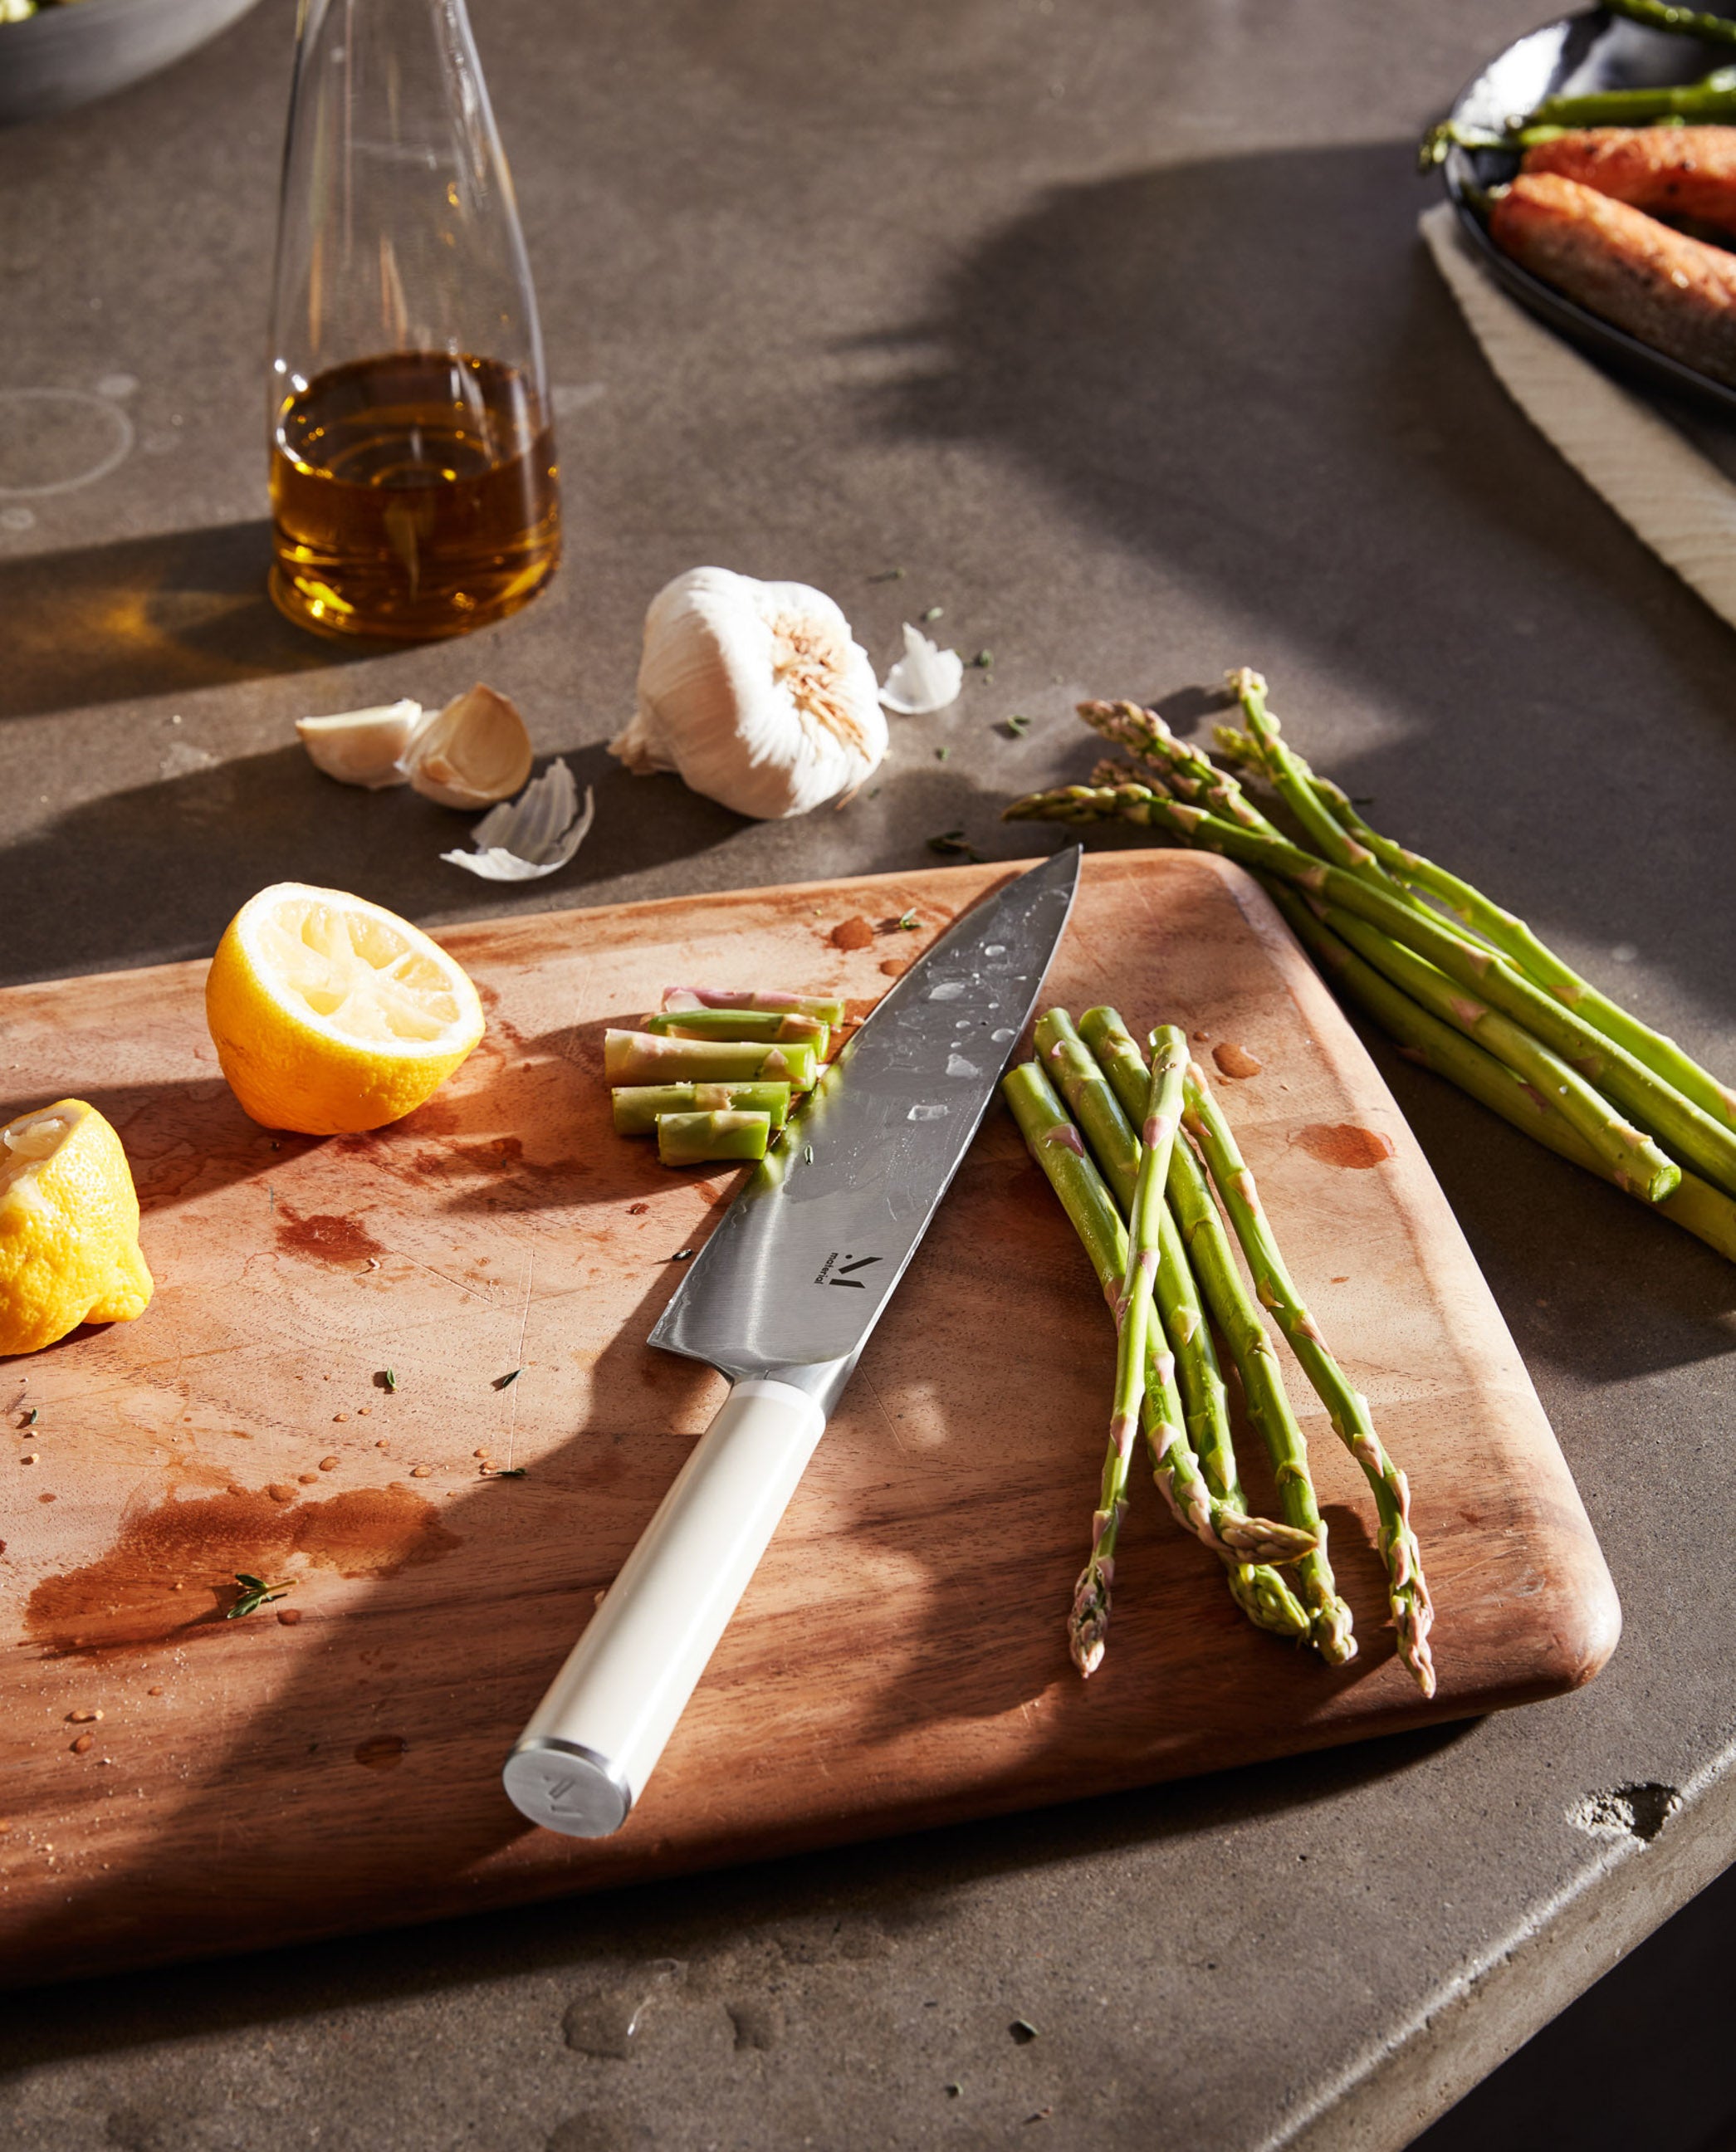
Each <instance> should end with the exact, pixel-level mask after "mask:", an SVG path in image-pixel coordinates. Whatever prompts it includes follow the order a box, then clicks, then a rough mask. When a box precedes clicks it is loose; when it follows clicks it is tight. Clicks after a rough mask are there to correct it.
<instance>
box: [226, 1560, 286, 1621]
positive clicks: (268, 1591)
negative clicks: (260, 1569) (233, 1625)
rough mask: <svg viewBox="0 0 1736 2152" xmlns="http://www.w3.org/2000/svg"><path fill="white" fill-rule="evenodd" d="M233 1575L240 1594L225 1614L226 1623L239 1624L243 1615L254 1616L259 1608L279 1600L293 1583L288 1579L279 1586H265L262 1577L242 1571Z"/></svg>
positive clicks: (237, 1571) (239, 1570)
mask: <svg viewBox="0 0 1736 2152" xmlns="http://www.w3.org/2000/svg"><path fill="white" fill-rule="evenodd" d="M234 1575H235V1581H236V1583H237V1584H238V1585H239V1586H241V1592H240V1596H238V1597H237V1598H236V1602H235V1604H234V1606H231V1607H230V1608H229V1609H228V1611H226V1613H225V1615H224V1617H223V1619H224V1620H225V1621H226V1622H239V1621H240V1620H241V1617H242V1616H243V1615H246V1614H256V1613H257V1612H258V1611H259V1610H260V1608H261V1606H271V1605H272V1603H273V1602H274V1601H277V1600H279V1599H281V1598H282V1596H283V1595H284V1593H285V1592H286V1591H288V1589H289V1587H290V1586H291V1585H292V1583H293V1582H294V1581H295V1580H294V1578H293V1577H289V1578H286V1579H285V1581H283V1582H282V1583H281V1584H267V1583H266V1581H265V1579H264V1578H263V1577H262V1576H249V1575H248V1574H247V1572H246V1570H244V1569H238V1570H236V1571H235V1572H234Z"/></svg>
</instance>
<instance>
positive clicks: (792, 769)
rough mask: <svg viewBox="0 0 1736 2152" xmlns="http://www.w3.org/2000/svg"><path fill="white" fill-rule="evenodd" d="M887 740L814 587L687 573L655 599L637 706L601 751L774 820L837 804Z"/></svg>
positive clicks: (861, 673) (856, 657)
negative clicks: (672, 772)
mask: <svg viewBox="0 0 1736 2152" xmlns="http://www.w3.org/2000/svg"><path fill="white" fill-rule="evenodd" d="M886 744H887V733H886V718H885V717H884V715H883V714H882V713H881V708H880V703H879V697H878V691H877V689H876V684H875V678H874V668H873V667H872V666H871V664H870V663H869V662H868V655H867V652H865V650H863V649H862V647H860V644H858V643H856V642H853V641H852V640H851V637H850V622H848V621H847V620H846V619H845V617H844V615H843V613H842V612H840V609H839V607H837V606H836V605H835V603H834V602H833V601H832V600H831V599H830V598H829V597H828V596H826V595H825V592H824V591H817V590H815V589H813V588H812V587H811V586H810V585H808V584H806V583H785V582H758V581H755V580H754V578H753V577H752V576H738V575H736V574H734V573H733V572H732V571H730V570H729V569H728V568H694V569H691V570H689V571H688V573H687V574H686V575H684V576H677V577H676V578H675V580H674V581H673V582H671V583H669V584H667V585H666V586H664V588H663V589H662V590H661V591H658V593H657V596H656V597H654V598H653V599H652V601H651V606H650V609H649V611H648V612H647V614H646V617H645V644H644V651H643V654H642V657H641V660H640V665H639V694H638V709H637V713H636V714H635V716H634V718H633V721H632V723H631V724H630V725H628V726H627V729H626V730H625V731H624V732H623V733H621V734H620V735H619V737H618V738H616V739H614V740H612V741H611V743H610V747H609V751H610V753H611V754H614V755H617V756H618V757H619V758H620V759H621V760H622V762H624V763H625V764H627V768H628V769H630V770H632V771H633V773H634V774H636V775H640V776H642V775H644V774H647V773H648V772H650V771H652V770H658V769H673V770H675V771H676V772H678V774H679V775H680V776H681V778H682V779H683V782H684V783H685V784H688V786H690V787H691V788H692V789H693V790H694V791H695V792H701V793H703V794H705V795H706V797H707V798H708V799H716V800H718V801H719V802H721V804H723V805H724V806H725V807H729V808H733V810H735V812H736V813H737V814H739V815H754V816H755V817H757V818H759V820H780V819H782V818H784V817H786V816H789V815H805V814H806V813H808V811H809V810H810V809H811V808H815V807H818V806H820V805H823V804H825V802H826V801H827V800H834V799H835V800H839V801H840V804H841V801H842V799H844V798H845V797H847V796H848V795H849V794H850V793H852V792H853V791H855V789H856V787H857V786H858V785H860V784H861V783H862V782H863V780H864V779H865V778H867V777H868V776H869V775H870V774H871V772H872V771H873V770H874V769H876V768H877V767H878V765H879V764H880V761H881V758H882V757H883V756H884V754H886Z"/></svg>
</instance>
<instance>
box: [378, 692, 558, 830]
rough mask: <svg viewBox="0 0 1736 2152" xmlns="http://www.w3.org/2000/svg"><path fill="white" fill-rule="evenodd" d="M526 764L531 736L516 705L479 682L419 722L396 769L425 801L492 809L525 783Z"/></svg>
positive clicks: (527, 772)
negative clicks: (398, 769)
mask: <svg viewBox="0 0 1736 2152" xmlns="http://www.w3.org/2000/svg"><path fill="white" fill-rule="evenodd" d="M530 761H531V754H530V733H529V732H528V731H527V730H526V728H525V721H524V719H523V718H521V717H520V715H519V713H518V709H517V706H516V705H515V703H510V702H509V701H508V699H507V698H506V697H505V695H498V694H496V693H495V690H494V689H493V688H485V687H484V686H483V685H482V683H481V682H480V681H479V682H478V683H477V684H476V685H475V687H474V688H469V689H467V690H466V691H465V693H463V694H462V695H458V696H454V698H453V699H452V701H451V702H449V703H448V704H447V705H446V707H445V708H444V710H442V711H440V712H439V713H438V714H437V715H436V716H434V717H432V718H426V719H425V720H424V723H422V725H421V726H420V728H419V729H418V731H417V732H416V733H414V736H413V737H412V738H411V739H410V741H409V745H408V746H407V747H406V748H405V749H404V754H403V757H402V759H401V761H400V764H399V767H400V768H401V769H402V770H403V771H404V775H405V776H406V777H407V778H409V780H410V784H411V788H412V789H413V790H414V791H417V792H419V793H420V794H422V796H423V798H424V799H437V800H439V803H440V804H441V806H443V807H460V808H462V807H491V806H492V805H493V804H494V803H495V801H496V800H497V799H510V797H511V796H512V794H514V793H515V792H516V791H517V790H518V789H519V788H520V785H522V784H524V782H525V779H526V778H527V777H529V776H530Z"/></svg>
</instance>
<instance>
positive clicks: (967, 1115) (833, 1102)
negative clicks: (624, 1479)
mask: <svg viewBox="0 0 1736 2152" xmlns="http://www.w3.org/2000/svg"><path fill="white" fill-rule="evenodd" d="M1079 859H1080V852H1079V847H1078V846H1077V845H1071V846H1069V848H1068V849H1067V850H1064V851H1063V852H1060V853H1058V854H1057V855H1055V857H1054V858H1053V859H1052V860H1048V861H1046V862H1045V863H1044V864H1043V865H1041V866H1038V867H1033V868H1032V869H1031V870H1030V871H1029V872H1028V873H1027V874H1024V875H1022V876H1020V877H1019V878H1018V881H1014V882H1013V883H1011V884H1009V885H1008V886H1007V887H1005V888H1003V889H1002V890H1000V891H997V892H996V893H995V894H994V895H993V896H989V897H987V898H985V899H983V900H982V901H981V902H980V903H978V904H977V905H976V906H973V907H972V910H971V911H967V913H965V914H964V916H962V918H960V919H958V920H957V921H954V923H953V924H952V926H950V927H949V928H948V929H947V931H946V932H945V933H944V934H943V935H942V936H941V937H940V939H939V940H938V941H937V942H935V943H934V945H933V946H932V947H931V948H930V949H928V950H927V951H926V952H925V953H924V954H923V955H922V956H921V957H919V958H918V959H917V960H916V962H915V963H914V964H912V965H911V968H910V969H909V971H907V972H906V973H905V974H904V976H903V977H901V979H900V980H899V981H898V982H897V983H896V985H895V986H894V987H891V990H890V991H889V992H887V993H886V995H885V997H883V998H882V1000H881V1002H880V1004H879V1006H878V1007H876V1009H875V1011H874V1013H872V1015H871V1016H870V1017H869V1018H868V1020H867V1022H866V1023H864V1024H863V1025H862V1026H861V1028H860V1030H858V1031H857V1032H856V1033H855V1035H854V1036H853V1037H852V1038H850V1039H849V1040H848V1041H847V1042H846V1043H845V1045H844V1047H843V1048H841V1049H840V1053H839V1054H838V1056H837V1058H836V1060H835V1062H834V1063H832V1065H831V1066H830V1068H828V1069H827V1071H826V1072H825V1077H824V1078H823V1079H822V1081H821V1083H820V1085H819V1086H818V1087H817V1089H816V1090H815V1094H814V1095H813V1097H812V1098H811V1099H810V1101H809V1102H808V1104H807V1105H806V1107H805V1109H804V1110H803V1112H802V1113H801V1114H799V1116H798V1117H797V1118H796V1119H794V1121H793V1123H792V1124H791V1126H790V1127H789V1129H788V1130H787V1131H786V1132H785V1134H784V1139H783V1141H782V1143H781V1145H779V1149H778V1150H776V1151H775V1152H774V1153H772V1154H771V1155H769V1156H768V1158H767V1159H766V1160H765V1163H764V1165H761V1166H760V1167H759V1169H758V1170H757V1171H756V1172H755V1174H754V1177H753V1179H752V1180H750V1181H749V1184H748V1185H747V1186H746V1187H745V1188H744V1189H743V1190H742V1191H741V1193H740V1194H739V1195H738V1196H737V1197H736V1199H735V1200H734V1202H733V1203H732V1204H731V1205H730V1207H729V1209H728V1211H726V1212H725V1213H724V1216H723V1220H722V1221H721V1223H720V1224H719V1225H718V1228H717V1230H716V1231H714V1232H713V1235H712V1236H711V1238H710V1240H709V1241H708V1242H707V1243H706V1245H705V1246H704V1247H703V1249H702V1250H701V1251H700V1253H699V1255H698V1256H697V1257H696V1258H695V1260H694V1261H693V1266H692V1268H691V1269H690V1270H689V1271H688V1273H687V1275H686V1276H684V1277H683V1280H682V1282H681V1284H680V1286H679V1287H678V1288H677V1290H676V1292H675V1294H674V1297H673V1298H672V1299H671V1301H670V1302H669V1304H668V1306H667V1307H666V1308H665V1310H664V1311H663V1313H662V1316H661V1317H659V1318H658V1321H657V1324H656V1326H655V1327H654V1328H653V1329H652V1332H651V1337H650V1340H649V1342H651V1343H652V1344H653V1345H657V1346H660V1347H662V1348H663V1349H664V1350H666V1351H668V1352H672V1353H681V1354H683V1355H684V1356H686V1357H687V1358H691V1359H698V1360H703V1361H705V1362H707V1363H708V1364H709V1365H711V1366H712V1367H714V1368H718V1370H719V1371H720V1372H721V1373H723V1374H725V1375H727V1376H728V1378H730V1381H731V1383H732V1384H733V1388H732V1389H731V1391H730V1393H729V1396H728V1399H727V1400H726V1401H725V1403H724V1404H723V1408H721V1410H720V1411H719V1412H718V1415H717V1417H716V1419H713V1422H712V1424H711V1425H710V1427H709V1428H708V1429H707V1430H706V1432H705V1434H703V1436H702V1437H701V1438H700V1440H699V1442H698V1444H697V1446H696V1447H695V1449H694V1450H693V1453H692V1454H691V1455H690V1456H689V1457H688V1461H687V1463H686V1464H684V1465H683V1467H682V1469H681V1472H680V1473H679V1474H678V1476H677V1479H676V1480H675V1483H674V1485H673V1486H672V1487H671V1488H670V1490H669V1492H668V1494H667V1495H666V1496H665V1497H664V1499H663V1501H662V1505H660V1506H659V1508H658V1510H657V1514H656V1515H654V1516H653V1517H652V1520H651V1522H650V1524H649V1525H647V1527H646V1529H645V1531H644V1533H643V1535H642V1536H641V1538H640V1540H639V1542H638V1545H637V1546H636V1547H635V1548H634V1550H633V1551H632V1554H631V1555H630V1556H628V1558H627V1562H626V1564H625V1566H623V1567H622V1571H621V1574H620V1575H619V1576H617V1578H616V1580H615V1581H614V1583H613V1584H612V1586H610V1588H609V1591H608V1592H607V1596H606V1597H605V1598H604V1601H603V1603H602V1606H601V1607H600V1608H599V1609H598V1610H597V1611H596V1614H594V1615H593V1616H592V1617H591V1622H590V1625H589V1627H587V1628H586V1631H585V1633H584V1635H583V1636H582V1637H581V1638H580V1639H579V1642H578V1643H577V1644H576V1646H575V1647H574V1649H573V1651H572V1652H571V1656H570V1657H569V1658H568V1659H567V1662H566V1665H565V1666H564V1667H562V1668H561V1672H560V1673H559V1674H558V1675H557V1676H556V1679H555V1681H554V1683H553V1684H552V1686H551V1688H550V1689H549V1692H548V1693H547V1695H546V1696H545V1697H544V1698H543V1700H542V1702H541V1704H539V1706H538V1707H537V1708H536V1712H535V1713H533V1714H532V1716H531V1718H530V1723H528V1725H527V1726H526V1727H525V1731H524V1733H522V1734H521V1735H520V1738H519V1740H518V1742H517V1743H516V1744H515V1747H514V1749H513V1751H512V1753H511V1754H510V1756H509V1757H508V1758H507V1759H506V1764H505V1772H504V1774H503V1775H504V1778H505V1785H506V1790H507V1792H508V1794H509V1795H510V1798H511V1799H512V1800H513V1802H514V1803H515V1805H516V1806H517V1807H518V1808H519V1809H520V1810H521V1812H522V1813H523V1814H525V1815H527V1816H529V1817H530V1819H531V1820H532V1821H533V1822H536V1823H540V1824H543V1825H546V1826H547V1827H548V1828H549V1829H551V1830H558V1831H563V1832H566V1833H567V1834H568V1835H573V1836H577V1837H601V1836H604V1835H607V1834H608V1833H609V1832H611V1831H613V1830H618V1829H619V1828H620V1826H621V1825H622V1823H623V1822H624V1821H625V1820H626V1818H627V1812H628V1810H629V1809H631V1808H632V1804H633V1802H634V1800H635V1799H637V1795H638V1794H639V1792H640V1791H641V1789H642V1787H643V1785H644V1783H645V1780H646V1779H647V1777H648V1775H649V1774H650V1772H651V1769H652V1766H653V1765H654V1764H655V1763H656V1762H657V1758H658V1756H659V1755H660V1754H662V1749H663V1745H664V1743H665V1742H667V1739H668V1737H669V1734H670V1733H671V1732H672V1731H673V1728H674V1725H675V1723H676V1721H677V1719H678V1718H679V1717H680V1714H681V1712H682V1710H683V1708H684V1707H685V1705H686V1703H687V1700H688V1697H689V1696H690V1695H691V1694H692V1693H693V1688H694V1685H695V1684H696V1683H697V1682H698V1678H699V1676H700V1674H701V1673H702V1672H703V1671H704V1668H705V1665H706V1662H707V1661H708V1659H709V1658H710V1657H711V1654H712V1652H713V1650H714V1649H715V1647H716V1645H717V1642H718V1637H721V1636H722V1634H723V1630H724V1628H725V1627H726V1626H727V1625H728V1620H729V1617H730V1616H731V1615H732V1614H733V1612H734V1611H735V1607H736V1606H737V1603H738V1602H739V1600H740V1598H741V1595H742V1593H743V1592H744V1591H745V1589H746V1588H747V1584H748V1580H749V1577H750V1576H752V1575H753V1573H754V1569H755V1568H756V1567H757V1566H758V1565H759V1557H760V1556H761V1555H762V1554H763V1553H764V1551H765V1548H766V1545H768V1543H769V1540H770V1539H771V1535H772V1534H773V1532H774V1530H776V1528H777V1524H778V1520H779V1518H780V1517H781V1516H782V1515H783V1514H784V1509H785V1507H786V1506H787V1505H788V1503H789V1498H790V1496H791V1495H792V1494H793V1493H794V1490H795V1487H796V1485H797V1483H798V1481H799V1480H800V1478H801V1474H802V1472H803V1469H805V1466H806V1464H807V1462H808V1459H809V1458H810V1456H811V1455H812V1454H813V1451H814V1448H815V1444H816V1443H817V1442H818V1441H819V1439H820V1434H821V1433H822V1431H823V1430H824V1429H825V1422H826V1419H827V1416H828V1415H829V1414H830V1412H831V1410H832V1408H833V1407H834V1406H835V1404H836V1403H837V1401H838V1398H839V1396H840V1393H842V1391H843V1388H844V1386H845V1383H847V1382H848V1381H849V1379H850V1372H851V1370H852V1369H853V1368H855V1363H856V1361H857V1358H859V1356H860V1353H861V1350H862V1348H863V1346H864V1345H865V1343H866V1342H867V1340H868V1337H869V1335H870V1333H871V1331H872V1330H873V1328H874V1326H875V1324H876V1322H878V1320H879V1319H880V1317H881V1312H883V1310H884V1309H885V1307H886V1302H887V1301H888V1300H889V1299H890V1298H891V1294H892V1292H893V1290H894V1288H895V1287H896V1285H897V1283H898V1282H899V1280H900V1279H901V1277H902V1276H903V1275H904V1272H905V1270H906V1266H908V1264H909V1262H910V1260H911V1256H913V1255H914V1254H915V1252H916V1247H917V1245H918V1243H919V1242H920V1241H921V1238H922V1235H923V1233H924V1232H925V1231H926V1229H927V1226H928V1222H929V1221H930V1219H931V1218H932V1216H934V1213H935V1211H936V1210H937V1207H938V1205H939V1204H940V1201H941V1199H942V1196H943V1195H945V1194H946V1191H947V1188H948V1187H949V1186H950V1185H951V1183H952V1177H953V1175H955V1174H956V1173H957V1170H958V1167H959V1165H960V1164H961V1162H962V1160H963V1158H964V1155H965V1153H966V1151H967V1150H968V1149H969V1147H970V1144H971V1139H972V1137H973V1136H974V1135H975V1134H976V1133H977V1128H978V1127H979V1126H980V1124H981V1123H982V1117H983V1115H984V1114H986V1113H987V1110H988V1107H989V1104H990V1103H991V1101H992V1099H993V1097H994V1094H995V1087H996V1085H997V1084H998V1083H999V1081H1000V1078H1001V1074H1002V1072H1003V1069H1004V1068H1005V1067H1006V1065H1007V1062H1008V1058H1010V1056H1011V1054H1012V1052H1013V1047H1014V1045H1015V1044H1016V1043H1017V1042H1018V1038H1019V1035H1020V1033H1022V1032H1023V1029H1024V1028H1025V1026H1026V1024H1027V1023H1028V1022H1029V1021H1030V1018H1031V1016H1032V1013H1033V1011H1034V1009H1035V1007H1036V1004H1037V999H1038V994H1039V993H1040V992H1041V991H1042V987H1043V975H1044V973H1045V972H1046V971H1047V970H1048V965H1049V962H1050V959H1051V958H1052V957H1053V954H1054V952H1055V949H1056V947H1058V944H1059V942H1060V939H1061V936H1062V933H1063V930H1064V928H1065V926H1066V924H1067V918H1068V914H1069V911H1070V910H1071V908H1072V904H1073V898H1074V891H1075V889H1076V888H1077V886H1078V882H1079Z"/></svg>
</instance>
